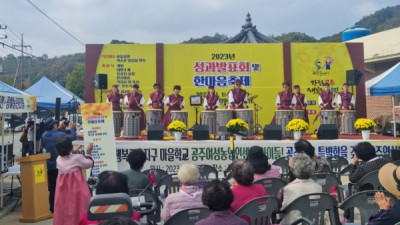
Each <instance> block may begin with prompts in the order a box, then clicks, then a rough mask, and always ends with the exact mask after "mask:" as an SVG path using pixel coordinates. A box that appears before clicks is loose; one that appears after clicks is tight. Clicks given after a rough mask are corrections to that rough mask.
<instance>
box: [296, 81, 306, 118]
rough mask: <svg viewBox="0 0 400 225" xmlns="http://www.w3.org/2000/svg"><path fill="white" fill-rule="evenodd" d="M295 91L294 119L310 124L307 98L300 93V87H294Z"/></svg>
mask: <svg viewBox="0 0 400 225" xmlns="http://www.w3.org/2000/svg"><path fill="white" fill-rule="evenodd" d="M293 89H294V93H293V98H292V108H293V119H303V120H305V121H306V122H307V123H308V114H307V109H306V107H307V99H306V96H305V95H304V94H302V93H301V92H300V86H299V85H294V86H293Z"/></svg>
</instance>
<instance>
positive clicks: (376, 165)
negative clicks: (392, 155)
mask: <svg viewBox="0 0 400 225" xmlns="http://www.w3.org/2000/svg"><path fill="white" fill-rule="evenodd" d="M354 152H355V155H354V158H353V162H352V163H351V169H350V174H349V180H350V182H352V183H357V182H358V181H359V180H360V179H361V178H362V177H363V176H365V175H367V174H368V173H370V172H372V171H376V170H379V169H380V168H381V167H382V166H383V165H385V164H386V163H388V162H389V159H386V158H379V157H377V156H376V154H375V147H374V146H372V145H371V144H370V143H369V142H360V143H358V144H357V145H356V147H355V148H354ZM359 159H361V160H362V161H363V162H365V163H362V164H360V165H359V164H358V160H359ZM368 189H369V187H361V189H360V190H359V191H361V190H368Z"/></svg>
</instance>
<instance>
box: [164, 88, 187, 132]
mask: <svg viewBox="0 0 400 225" xmlns="http://www.w3.org/2000/svg"><path fill="white" fill-rule="evenodd" d="M180 92H181V86H179V85H175V86H174V93H173V94H172V95H169V96H168V97H166V98H165V99H164V104H165V105H166V106H168V111H167V113H165V116H164V129H165V130H166V129H167V127H168V125H169V124H170V123H171V111H172V110H173V111H178V110H182V109H183V108H184V107H185V101H184V100H183V96H181V95H179V93H180Z"/></svg>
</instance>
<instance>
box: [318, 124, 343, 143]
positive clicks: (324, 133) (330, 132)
mask: <svg viewBox="0 0 400 225" xmlns="http://www.w3.org/2000/svg"><path fill="white" fill-rule="evenodd" d="M317 136H318V139H328V140H332V139H338V138H339V130H338V126H337V125H336V124H321V125H320V126H319V129H318V133H317Z"/></svg>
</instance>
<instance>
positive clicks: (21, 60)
mask: <svg viewBox="0 0 400 225" xmlns="http://www.w3.org/2000/svg"><path fill="white" fill-rule="evenodd" d="M13 47H14V48H21V59H20V62H21V90H23V89H24V85H23V77H24V67H23V62H24V61H23V60H24V48H31V49H32V47H31V46H30V45H24V34H21V45H13ZM30 83H31V78H30V77H28V86H29V85H30Z"/></svg>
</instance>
